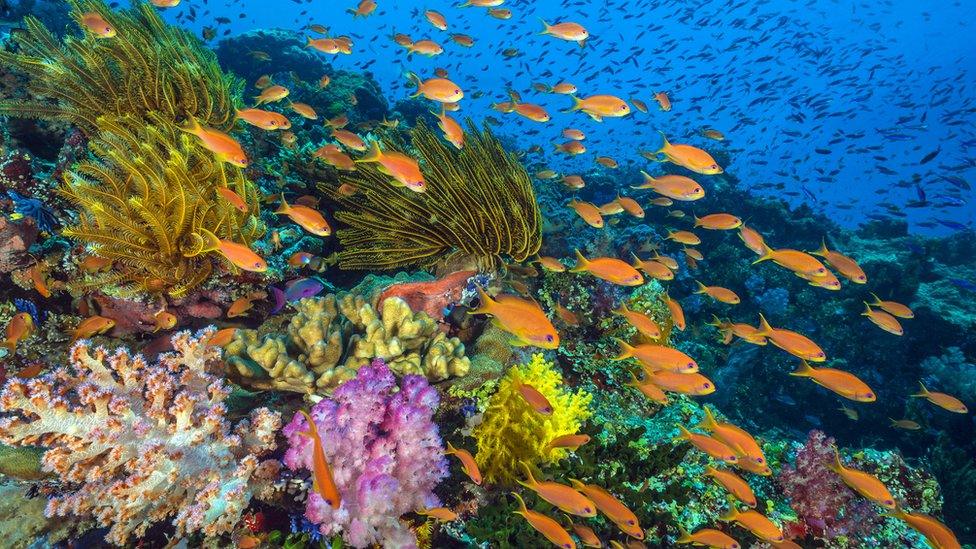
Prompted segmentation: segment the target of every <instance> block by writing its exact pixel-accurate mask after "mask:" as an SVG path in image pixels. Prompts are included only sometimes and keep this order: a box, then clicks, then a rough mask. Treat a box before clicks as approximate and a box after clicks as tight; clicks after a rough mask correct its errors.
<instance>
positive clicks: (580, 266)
mask: <svg viewBox="0 0 976 549" xmlns="http://www.w3.org/2000/svg"><path fill="white" fill-rule="evenodd" d="M575 251H576V266H575V267H573V268H571V269H570V270H569V272H571V273H578V272H580V271H585V270H586V266H587V265H589V264H590V262H589V261H588V260H587V259H586V258H585V257H583V254H582V253H580V251H579V248H577V249H576V250H575Z"/></svg>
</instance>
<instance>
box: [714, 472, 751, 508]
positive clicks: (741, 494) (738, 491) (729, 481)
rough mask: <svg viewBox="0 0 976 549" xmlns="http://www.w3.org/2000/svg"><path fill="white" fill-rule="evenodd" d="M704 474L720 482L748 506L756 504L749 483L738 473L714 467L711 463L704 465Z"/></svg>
mask: <svg viewBox="0 0 976 549" xmlns="http://www.w3.org/2000/svg"><path fill="white" fill-rule="evenodd" d="M705 475H706V476H709V477H712V478H713V479H715V481H716V482H718V483H719V484H721V485H722V487H723V488H725V489H726V490H728V491H729V493H730V494H732V495H733V496H735V497H736V499H738V500H739V501H741V502H742V503H745V504H746V505H748V506H749V507H755V506H756V494H755V493H753V491H752V488H750V487H749V483H747V482H746V481H744V480H742V477H740V476H739V475H737V474H735V473H733V472H732V471H722V470H719V469H716V468H714V467H712V466H711V465H709V466H706V467H705Z"/></svg>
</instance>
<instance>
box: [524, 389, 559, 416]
mask: <svg viewBox="0 0 976 549" xmlns="http://www.w3.org/2000/svg"><path fill="white" fill-rule="evenodd" d="M517 386H518V392H519V394H520V395H522V398H523V399H525V402H526V403H528V405H529V406H530V407H531V408H532V409H533V410H535V411H536V412H537V413H539V414H542V415H544V416H551V415H552V404H550V403H549V399H547V398H546V395H544V394H542V393H540V392H539V390H538V389H536V388H535V387H533V386H531V385H529V384H528V383H517Z"/></svg>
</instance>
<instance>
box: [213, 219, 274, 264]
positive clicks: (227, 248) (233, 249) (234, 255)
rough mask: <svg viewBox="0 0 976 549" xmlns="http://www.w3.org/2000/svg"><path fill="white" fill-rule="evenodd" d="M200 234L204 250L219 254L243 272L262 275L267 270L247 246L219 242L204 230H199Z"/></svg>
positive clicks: (263, 262) (258, 257)
mask: <svg viewBox="0 0 976 549" xmlns="http://www.w3.org/2000/svg"><path fill="white" fill-rule="evenodd" d="M201 232H203V235H204V240H205V242H206V244H205V247H204V249H205V250H208V251H216V252H218V253H220V255H222V256H224V257H225V258H227V260H228V261H230V262H231V263H233V264H234V265H236V266H237V267H238V268H240V269H243V270H245V271H250V272H255V273H263V272H264V271H267V270H268V263H267V262H266V261H265V260H264V259H262V258H261V256H259V255H258V254H256V253H254V252H253V251H252V250H251V249H250V248H248V247H247V246H245V245H243V244H238V243H237V242H232V241H230V240H221V239H220V238H217V235H215V234H213V233H212V232H210V231H208V230H206V229H201Z"/></svg>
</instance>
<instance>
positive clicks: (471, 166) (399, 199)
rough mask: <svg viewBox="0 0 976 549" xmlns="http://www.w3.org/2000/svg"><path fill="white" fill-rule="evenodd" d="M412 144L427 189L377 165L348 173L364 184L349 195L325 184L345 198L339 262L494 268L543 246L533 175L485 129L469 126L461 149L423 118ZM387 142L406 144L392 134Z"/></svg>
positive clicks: (347, 265)
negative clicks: (407, 184)
mask: <svg viewBox="0 0 976 549" xmlns="http://www.w3.org/2000/svg"><path fill="white" fill-rule="evenodd" d="M412 144H413V147H414V148H415V149H416V150H417V152H418V153H419V157H420V158H421V159H422V160H423V173H424V177H425V179H426V181H427V191H426V192H423V193H416V192H413V191H410V190H407V189H405V188H403V187H397V186H394V185H393V184H391V182H390V180H391V178H390V176H388V175H385V174H383V173H381V172H380V171H379V169H378V168H377V165H375V164H360V165H359V166H358V168H357V170H356V172H354V173H351V174H349V175H344V176H343V177H342V181H341V182H344V183H350V184H352V185H354V186H355V187H356V188H358V189H359V190H358V192H356V193H354V194H352V195H351V196H347V195H348V194H349V193H342V192H340V190H339V185H338V184H328V183H322V184H320V188H321V189H322V191H323V192H325V193H327V194H328V195H329V196H331V197H332V198H333V199H334V200H335V201H336V202H338V203H339V206H340V210H339V211H338V212H337V213H336V219H338V220H339V221H341V222H342V223H344V224H346V225H347V226H348V227H347V228H344V229H340V230H339V231H338V232H337V236H338V237H339V241H340V242H341V243H342V245H343V246H344V249H343V250H342V251H341V252H340V253H339V266H340V267H342V268H344V269H371V270H375V269H395V268H398V267H403V266H419V267H431V266H435V265H436V266H445V267H447V268H449V269H455V270H456V269H458V268H475V267H476V268H478V269H482V270H488V269H490V268H493V267H497V266H498V264H499V262H500V260H501V257H502V256H509V257H511V258H512V259H514V260H515V261H523V260H525V259H527V258H528V257H529V256H531V255H533V254H534V253H536V252H537V251H538V250H539V247H540V245H541V243H542V233H541V225H542V220H541V217H540V215H539V206H538V204H536V201H535V195H534V194H533V190H532V181H531V179H530V178H529V175H528V174H527V173H526V171H525V168H523V167H522V165H521V164H520V163H519V161H518V158H517V157H516V156H515V155H514V154H513V153H510V152H507V151H506V150H505V149H504V148H503V147H502V145H501V143H499V142H498V140H497V139H495V137H494V136H493V135H492V134H491V132H490V131H489V130H488V129H487V128H486V129H485V130H484V131H483V132H478V130H477V128H475V127H474V126H473V125H469V127H468V132H467V133H466V134H465V146H464V149H462V150H460V151H458V150H456V149H455V148H454V147H453V146H449V145H448V144H446V143H445V142H444V141H443V140H442V139H441V138H440V136H438V135H437V134H435V133H434V132H432V131H431V130H430V129H429V128H428V127H427V126H426V125H424V124H423V122H422V121H421V122H419V123H418V125H417V127H416V128H414V130H413V134H412ZM382 147H383V148H384V149H393V150H404V149H405V147H404V144H403V143H400V142H398V141H396V140H394V139H393V138H388V139H386V140H385V141H384V142H383V143H382Z"/></svg>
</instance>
